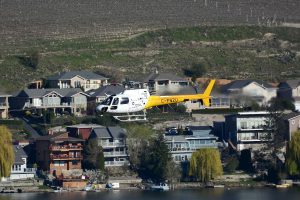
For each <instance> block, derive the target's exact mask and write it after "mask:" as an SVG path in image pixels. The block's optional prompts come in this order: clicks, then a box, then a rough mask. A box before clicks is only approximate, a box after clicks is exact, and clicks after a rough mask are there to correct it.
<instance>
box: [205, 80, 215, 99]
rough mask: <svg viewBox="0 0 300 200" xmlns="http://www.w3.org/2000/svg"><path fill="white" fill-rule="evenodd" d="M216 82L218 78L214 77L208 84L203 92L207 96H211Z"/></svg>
mask: <svg viewBox="0 0 300 200" xmlns="http://www.w3.org/2000/svg"><path fill="white" fill-rule="evenodd" d="M215 82H216V80H214V79H213V80H211V81H210V82H209V84H208V86H207V87H206V89H205V91H204V93H203V94H204V95H205V96H210V93H211V91H212V88H213V86H214V84H215Z"/></svg>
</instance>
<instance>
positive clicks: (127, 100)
mask: <svg viewBox="0 0 300 200" xmlns="http://www.w3.org/2000/svg"><path fill="white" fill-rule="evenodd" d="M128 103H129V98H127V97H123V98H122V99H121V103H120V104H128Z"/></svg>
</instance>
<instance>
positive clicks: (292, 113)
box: [283, 112, 300, 120]
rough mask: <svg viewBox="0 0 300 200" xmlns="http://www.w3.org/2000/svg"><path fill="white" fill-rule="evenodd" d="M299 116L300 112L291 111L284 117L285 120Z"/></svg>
mask: <svg viewBox="0 0 300 200" xmlns="http://www.w3.org/2000/svg"><path fill="white" fill-rule="evenodd" d="M298 116H300V113H299V112H290V113H287V114H284V115H283V119H284V120H290V119H292V118H294V117H298Z"/></svg>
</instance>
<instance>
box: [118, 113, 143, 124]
mask: <svg viewBox="0 0 300 200" xmlns="http://www.w3.org/2000/svg"><path fill="white" fill-rule="evenodd" d="M113 117H114V118H115V119H116V120H118V121H121V122H140V121H147V118H146V112H143V113H141V114H139V113H131V114H130V113H127V115H118V116H113Z"/></svg>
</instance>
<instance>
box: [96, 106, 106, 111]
mask: <svg viewBox="0 0 300 200" xmlns="http://www.w3.org/2000/svg"><path fill="white" fill-rule="evenodd" d="M96 110H97V111H100V112H106V111H107V106H103V105H99V106H97V108H96Z"/></svg>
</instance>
